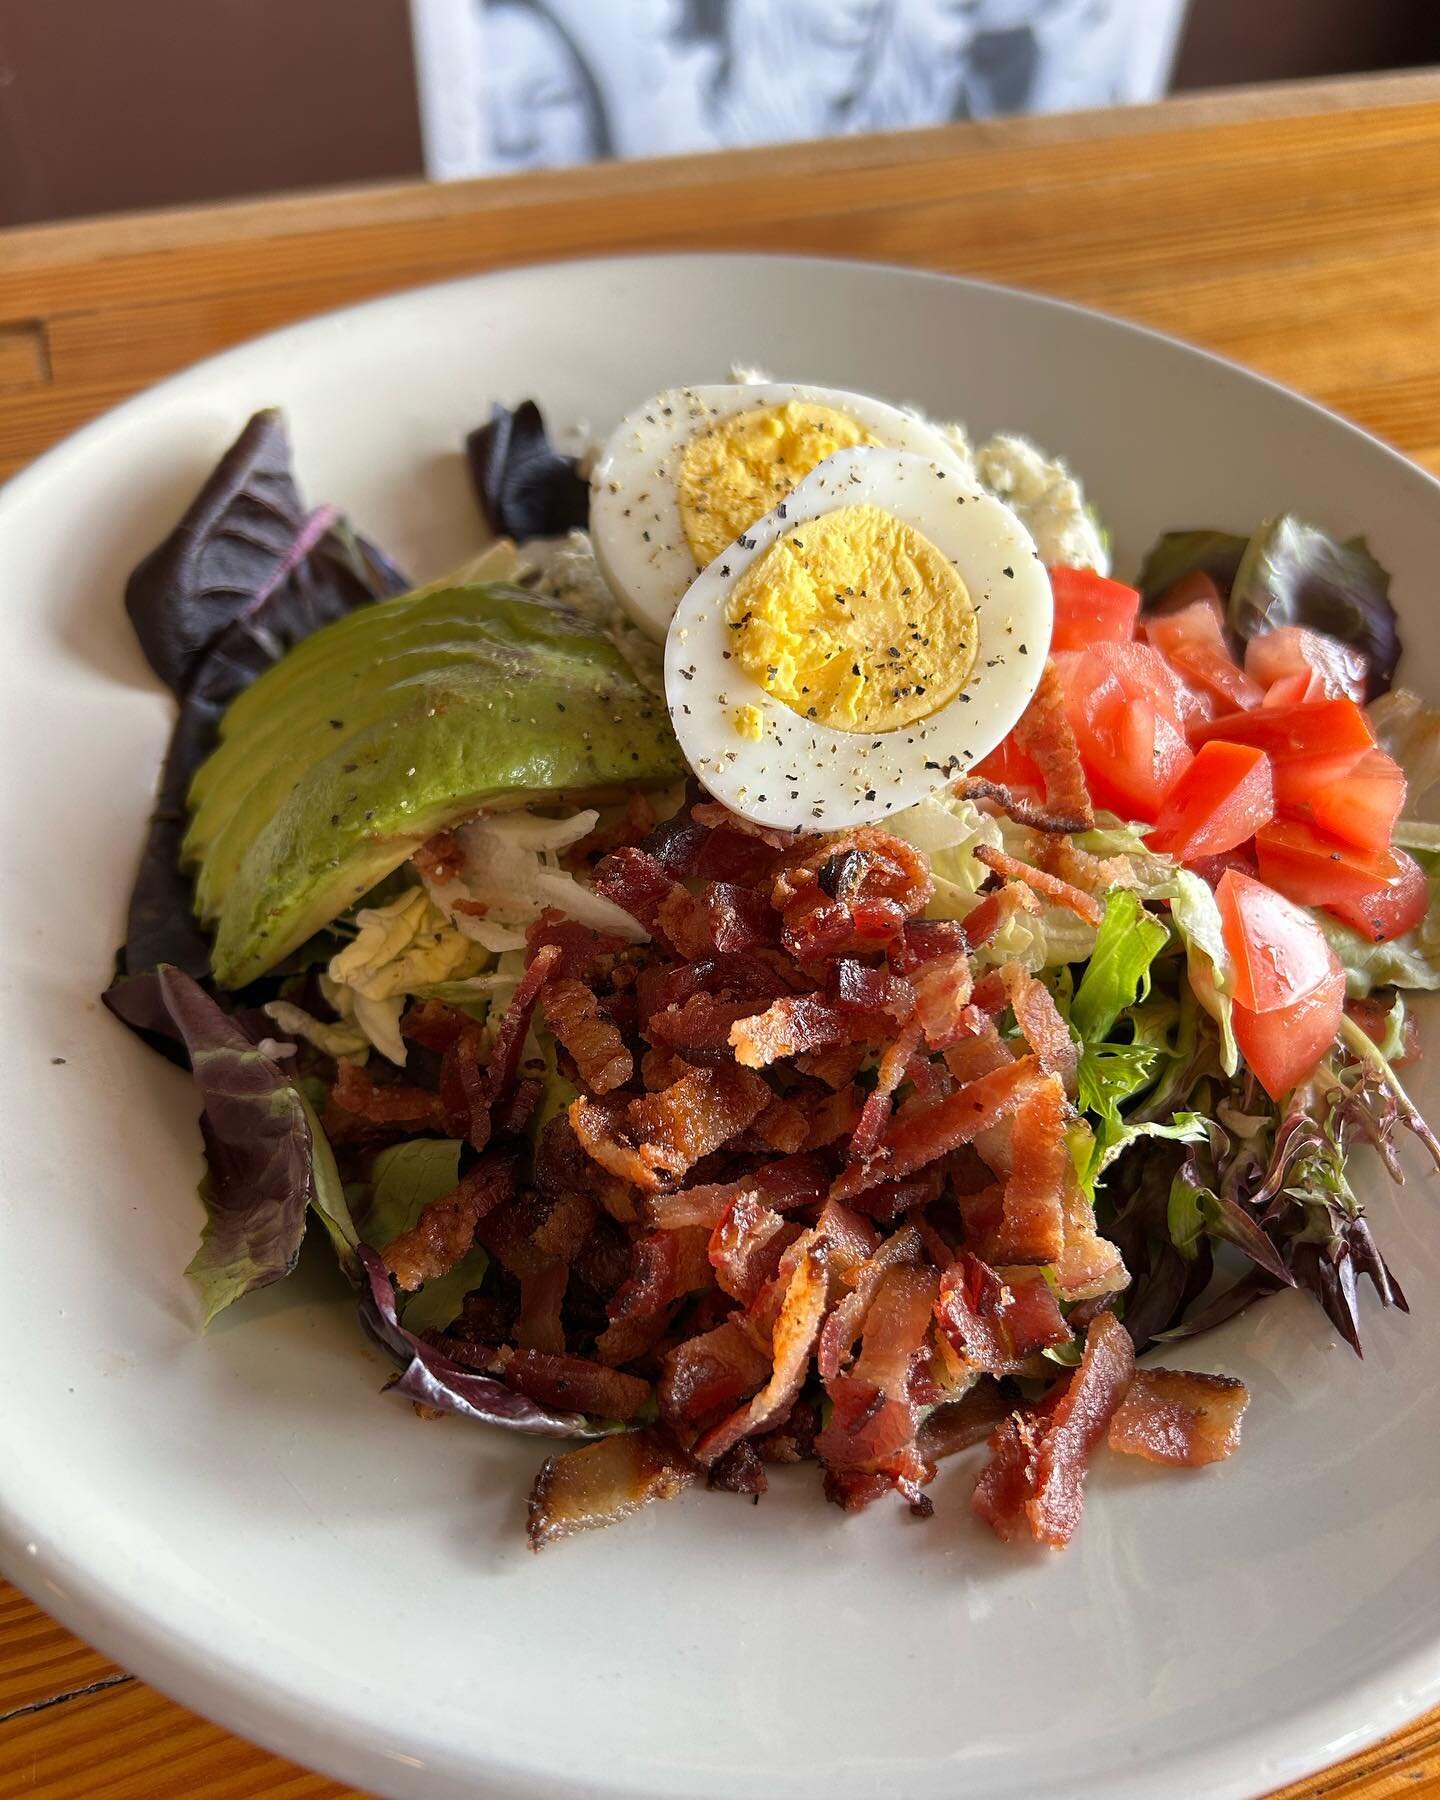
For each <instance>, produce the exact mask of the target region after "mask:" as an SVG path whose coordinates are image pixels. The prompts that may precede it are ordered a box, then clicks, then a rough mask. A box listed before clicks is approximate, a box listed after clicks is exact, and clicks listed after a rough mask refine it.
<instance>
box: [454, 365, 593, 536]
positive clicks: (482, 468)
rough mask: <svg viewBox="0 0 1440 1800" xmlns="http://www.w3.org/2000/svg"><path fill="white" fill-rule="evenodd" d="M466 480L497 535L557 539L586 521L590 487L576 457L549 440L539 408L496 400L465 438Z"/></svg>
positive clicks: (578, 528)
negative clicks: (486, 415) (481, 422)
mask: <svg viewBox="0 0 1440 1800" xmlns="http://www.w3.org/2000/svg"><path fill="white" fill-rule="evenodd" d="M465 456H466V460H467V462H468V463H469V465H470V479H471V481H472V483H473V484H474V488H475V497H476V499H477V500H478V501H479V503H480V510H481V512H482V513H483V514H484V516H485V522H486V523H487V524H488V525H489V527H490V529H491V530H492V531H493V532H494V533H495V534H496V535H497V536H498V537H511V538H515V539H516V540H517V541H518V542H520V543H524V542H525V540H526V539H527V538H537V537H561V536H563V535H564V534H565V532H567V531H576V530H583V529H584V528H585V526H586V525H587V524H588V523H589V521H590V486H589V483H588V482H587V481H586V480H585V478H584V476H583V475H581V473H580V471H579V465H578V462H577V459H576V458H575V457H573V456H565V455H564V454H562V453H561V452H560V451H559V450H557V449H556V448H555V446H554V445H553V444H552V443H551V442H550V434H549V433H548V432H547V431H546V429H545V421H544V419H543V418H542V417H541V416H540V408H539V407H538V406H537V405H536V404H535V402H534V401H533V400H522V401H521V402H520V404H519V406H517V407H515V408H514V410H513V411H512V410H511V409H510V408H509V407H506V406H501V405H499V404H498V402H497V404H496V405H495V406H493V407H492V408H491V409H490V417H489V419H488V420H487V421H486V423H485V424H483V425H481V426H478V427H477V428H476V429H475V430H474V431H472V432H471V433H470V435H469V436H468V437H467V438H466V440H465Z"/></svg>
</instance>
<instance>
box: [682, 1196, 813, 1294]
mask: <svg viewBox="0 0 1440 1800" xmlns="http://www.w3.org/2000/svg"><path fill="white" fill-rule="evenodd" d="M799 1234H800V1227H799V1226H798V1225H787V1224H786V1223H785V1221H784V1219H782V1218H781V1217H780V1214H779V1213H777V1212H772V1211H771V1209H770V1208H769V1207H768V1206H762V1205H761V1203H760V1202H759V1201H758V1200H757V1199H756V1198H755V1196H754V1195H753V1194H740V1195H738V1196H737V1197H736V1198H735V1199H734V1200H732V1201H731V1202H730V1204H729V1206H728V1207H726V1209H725V1216H724V1217H723V1218H722V1219H721V1221H720V1223H719V1224H718V1225H717V1226H716V1227H715V1229H714V1231H712V1232H711V1234H710V1241H709V1245H708V1255H709V1259H710V1264H711V1267H712V1268H713V1269H714V1271H715V1279H716V1281H717V1282H718V1283H719V1285H720V1287H721V1288H723V1289H724V1291H725V1292H726V1293H727V1294H729V1295H730V1297H731V1299H732V1300H738V1301H739V1302H740V1303H741V1305H742V1306H749V1305H750V1303H751V1302H752V1301H753V1300H755V1299H757V1298H758V1297H759V1294H760V1290H761V1288H762V1287H764V1285H765V1283H766V1282H767V1281H773V1280H774V1278H775V1272H776V1269H777V1268H778V1267H779V1263H780V1258H781V1256H782V1255H783V1254H784V1252H785V1251H786V1249H787V1248H788V1247H789V1245H790V1244H792V1243H793V1242H794V1241H795V1239H796V1238H797V1237H798V1236H799ZM667 1235H670V1236H678V1235H679V1233H678V1232H677V1233H668V1234H667Z"/></svg>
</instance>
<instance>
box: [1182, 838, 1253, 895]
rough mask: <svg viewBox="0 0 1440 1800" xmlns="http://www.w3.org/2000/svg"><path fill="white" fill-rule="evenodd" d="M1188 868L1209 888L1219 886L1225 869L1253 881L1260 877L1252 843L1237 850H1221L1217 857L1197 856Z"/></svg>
mask: <svg viewBox="0 0 1440 1800" xmlns="http://www.w3.org/2000/svg"><path fill="white" fill-rule="evenodd" d="M1190 867H1191V868H1192V869H1193V870H1194V871H1195V873H1196V874H1197V875H1198V876H1199V877H1200V878H1201V880H1202V881H1208V882H1209V883H1210V886H1211V887H1218V886H1219V885H1220V878H1221V877H1222V876H1223V875H1224V873H1225V871H1226V870H1227V869H1238V870H1239V872H1240V873H1241V874H1242V875H1249V876H1250V877H1251V878H1252V879H1254V880H1258V879H1259V875H1260V865H1259V863H1258V862H1256V860H1255V846H1254V844H1253V843H1249V844H1242V845H1241V846H1240V848H1239V849H1238V850H1223V851H1222V852H1221V853H1220V855H1219V856H1197V857H1196V858H1195V860H1194V862H1193V863H1191V864H1190Z"/></svg>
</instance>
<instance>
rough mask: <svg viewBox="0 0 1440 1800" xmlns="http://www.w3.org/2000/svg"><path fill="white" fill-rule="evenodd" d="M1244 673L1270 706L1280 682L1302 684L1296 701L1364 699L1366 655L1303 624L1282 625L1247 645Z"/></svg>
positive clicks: (1325, 633) (1253, 639)
mask: <svg viewBox="0 0 1440 1800" xmlns="http://www.w3.org/2000/svg"><path fill="white" fill-rule="evenodd" d="M1245 673H1246V674H1247V675H1249V676H1252V677H1253V678H1254V680H1256V681H1258V682H1259V683H1260V685H1261V687H1263V688H1264V689H1265V693H1266V704H1267V705H1269V704H1270V691H1271V689H1272V688H1273V687H1274V686H1275V684H1276V683H1277V682H1280V681H1285V682H1290V683H1294V682H1297V681H1303V683H1304V687H1303V690H1302V691H1301V692H1300V693H1298V694H1296V696H1295V697H1296V698H1303V699H1306V700H1343V699H1349V700H1363V699H1364V698H1365V677H1366V673H1367V671H1366V666H1365V657H1364V654H1363V653H1362V652H1361V651H1359V650H1355V649H1352V648H1351V646H1350V645H1349V644H1342V643H1341V642H1340V640H1339V638H1333V637H1331V636H1330V635H1329V633H1328V632H1324V631H1310V630H1309V629H1307V627H1305V626H1303V625H1282V626H1281V627H1280V628H1279V629H1278V630H1276V631H1267V632H1265V633H1263V634H1262V635H1261V636H1260V637H1257V638H1251V640H1250V642H1249V643H1248V644H1247V645H1246V646H1245Z"/></svg>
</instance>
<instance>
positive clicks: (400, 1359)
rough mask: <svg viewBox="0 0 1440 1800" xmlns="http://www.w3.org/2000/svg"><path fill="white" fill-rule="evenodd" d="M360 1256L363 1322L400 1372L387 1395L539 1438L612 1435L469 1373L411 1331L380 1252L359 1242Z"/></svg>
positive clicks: (610, 1429)
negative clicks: (400, 1311)
mask: <svg viewBox="0 0 1440 1800" xmlns="http://www.w3.org/2000/svg"><path fill="white" fill-rule="evenodd" d="M358 1255H359V1258H360V1264H361V1269H362V1271H363V1274H362V1279H361V1283H360V1323H361V1324H362V1325H363V1326H364V1327H365V1330H366V1332H367V1334H368V1335H369V1336H370V1337H371V1338H372V1339H373V1340H374V1342H375V1343H376V1344H377V1345H378V1346H379V1348H380V1349H382V1350H383V1351H384V1352H385V1353H386V1354H387V1355H388V1356H389V1357H391V1358H392V1360H393V1361H394V1362H395V1363H397V1364H398V1365H399V1367H400V1369H401V1371H402V1373H401V1374H400V1375H399V1376H398V1377H397V1378H396V1379H395V1380H394V1381H393V1382H391V1384H390V1386H389V1389H388V1390H387V1391H388V1392H390V1393H396V1394H403V1395H404V1396H405V1398H406V1399H407V1400H418V1401H420V1402H421V1403H422V1404H423V1405H425V1406H434V1407H438V1408H439V1409H440V1410H441V1411H442V1412H452V1413H459V1415H460V1416H461V1417H462V1418H465V1419H475V1420H477V1421H478V1422H479V1423H480V1424H482V1425H503V1426H505V1427H506V1429H507V1430H510V1431H523V1432H528V1433H530V1434H531V1435H532V1436H536V1437H568V1438H599V1437H609V1436H611V1435H612V1434H613V1433H614V1431H615V1429H616V1428H615V1427H614V1426H613V1425H601V1424H597V1423H596V1422H595V1421H594V1420H592V1419H588V1418H586V1417H585V1415H584V1414H583V1413H562V1412H551V1411H550V1409H549V1408H548V1407H544V1406H537V1405H536V1404H535V1402H534V1401H533V1400H527V1399H526V1398H525V1396H524V1395H523V1394H517V1393H516V1392H515V1391H514V1390H513V1389H512V1388H508V1387H506V1385H505V1383H504V1382H503V1381H496V1380H495V1378H494V1377H493V1376H491V1375H485V1374H482V1373H481V1372H480V1371H479V1370H477V1369H467V1368H466V1367H465V1366H464V1365H463V1364H462V1363H458V1362H455V1361H453V1360H452V1359H451V1358H450V1357H448V1356H446V1355H445V1353H444V1352H443V1351H442V1350H437V1349H436V1348H435V1347H434V1345H432V1344H427V1343H426V1342H425V1340H424V1339H423V1338H418V1337H416V1336H415V1334H414V1333H413V1332H410V1331H407V1330H406V1329H405V1327H404V1326H403V1325H402V1324H401V1323H400V1320H399V1316H398V1314H397V1312H396V1309H395V1286H394V1283H393V1282H392V1281H391V1279H390V1276H389V1273H388V1271H387V1270H386V1268H385V1264H384V1261H383V1260H382V1258H381V1257H380V1255H379V1253H378V1252H377V1251H375V1250H372V1249H371V1248H370V1246H369V1245H368V1244H361V1245H360V1247H359V1251H358Z"/></svg>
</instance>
